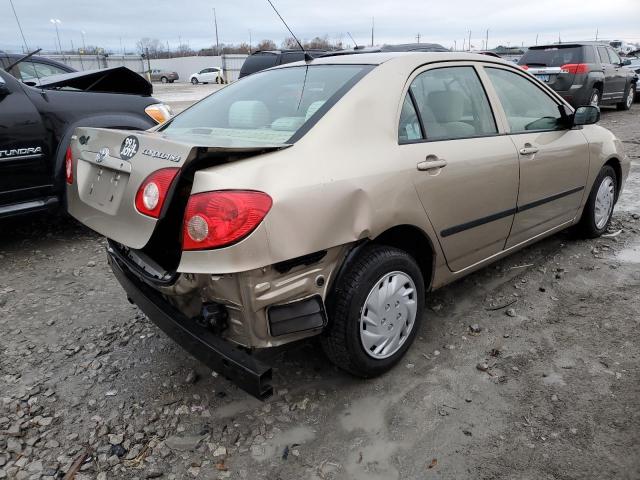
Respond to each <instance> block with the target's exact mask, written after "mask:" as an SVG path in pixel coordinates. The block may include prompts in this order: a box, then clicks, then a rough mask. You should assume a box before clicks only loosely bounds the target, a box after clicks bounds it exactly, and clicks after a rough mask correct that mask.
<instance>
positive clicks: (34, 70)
mask: <svg viewBox="0 0 640 480" xmlns="http://www.w3.org/2000/svg"><path fill="white" fill-rule="evenodd" d="M9 3H10V4H11V10H13V16H14V17H16V23H17V24H18V29H19V30H20V35H21V36H22V41H23V42H24V48H25V50H26V51H27V52H28V51H29V46H28V45H27V39H26V38H25V36H24V32H23V31H22V25H20V20H19V19H18V14H17V13H16V7H14V6H13V0H9ZM40 50H41V49H40V48H39V49H38V50H36V51H35V52H31V53H30V54H28V55H27V56H26V57H24V58H21V59H20V60H18V61H17V62H14V63H13V64H12V65H9V67H7V72H8V71H9V70H10V69H11V68H12V67H14V66H15V65H17V64H18V63H20V62H21V61H23V60H26V59H31V65H32V66H33V73H35V74H36V78H37V79H38V84H40V75H38V69H37V68H36V67H35V65H34V64H33V58H31V56H32V55H34V54H36V53H38V52H39V51H40Z"/></svg>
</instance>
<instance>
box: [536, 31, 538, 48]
mask: <svg viewBox="0 0 640 480" xmlns="http://www.w3.org/2000/svg"><path fill="white" fill-rule="evenodd" d="M536 45H538V34H537V33H536Z"/></svg>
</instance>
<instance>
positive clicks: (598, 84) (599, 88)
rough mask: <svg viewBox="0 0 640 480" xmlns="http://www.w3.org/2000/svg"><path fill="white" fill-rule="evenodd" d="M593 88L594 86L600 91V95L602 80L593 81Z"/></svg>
mask: <svg viewBox="0 0 640 480" xmlns="http://www.w3.org/2000/svg"><path fill="white" fill-rule="evenodd" d="M593 88H595V89H596V90H598V91H599V92H600V95H602V82H601V81H599V80H598V81H597V82H594V83H593Z"/></svg>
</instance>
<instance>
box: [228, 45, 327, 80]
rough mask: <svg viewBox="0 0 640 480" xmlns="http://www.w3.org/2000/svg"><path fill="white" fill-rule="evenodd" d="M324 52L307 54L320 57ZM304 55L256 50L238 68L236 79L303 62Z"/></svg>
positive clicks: (298, 52) (314, 51)
mask: <svg viewBox="0 0 640 480" xmlns="http://www.w3.org/2000/svg"><path fill="white" fill-rule="evenodd" d="M326 52H327V50H316V49H313V50H307V53H308V54H309V55H311V56H312V57H319V56H322V55H323V54H324V53H326ZM304 54H305V52H304V51H302V50H258V51H257V52H253V53H252V54H251V55H249V56H248V57H247V58H246V59H245V61H244V63H243V64H242V67H240V74H239V75H238V78H242V77H246V76H247V75H251V74H252V73H256V72H260V71H262V70H266V69H267V68H271V67H275V66H277V65H285V64H287V63H292V62H299V61H301V60H304Z"/></svg>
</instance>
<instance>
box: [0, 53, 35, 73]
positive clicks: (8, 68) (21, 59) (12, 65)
mask: <svg viewBox="0 0 640 480" xmlns="http://www.w3.org/2000/svg"><path fill="white" fill-rule="evenodd" d="M41 50H42V49H41V48H39V49H37V50H34V51H33V52H31V53H28V54H26V55H25V56H24V57H21V58H19V59H18V60H16V61H15V62H13V63H12V64H11V65H9V66H8V67H7V68H5V71H7V72H8V71H9V70H11V69H12V68H13V67H15V66H16V65H18V64H19V63H22V62H24V61H25V60H28V59H29V58H31V57H32V56H33V55H35V54H36V53H40V51H41Z"/></svg>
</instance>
